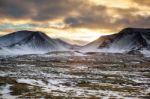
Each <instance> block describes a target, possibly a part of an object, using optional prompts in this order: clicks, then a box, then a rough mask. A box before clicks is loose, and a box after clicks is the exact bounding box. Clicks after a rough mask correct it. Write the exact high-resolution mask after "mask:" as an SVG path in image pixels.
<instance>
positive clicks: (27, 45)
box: [0, 28, 150, 54]
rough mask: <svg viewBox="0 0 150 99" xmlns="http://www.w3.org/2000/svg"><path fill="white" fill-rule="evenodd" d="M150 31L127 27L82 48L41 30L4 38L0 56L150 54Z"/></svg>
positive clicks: (0, 47) (17, 33) (12, 34)
mask: <svg viewBox="0 0 150 99" xmlns="http://www.w3.org/2000/svg"><path fill="white" fill-rule="evenodd" d="M149 50H150V29H143V28H125V29H123V30H121V31H120V32H119V33H115V34H112V35H107V36H101V37H100V38H98V39H97V40H95V41H93V42H91V43H89V44H87V45H85V46H82V47H79V46H76V45H71V44H68V43H66V42H65V41H62V40H61V39H53V38H50V37H49V36H47V35H46V34H45V33H43V32H39V31H18V32H14V33H10V34H8V35H5V36H1V37H0V54H3V53H4V54H6V53H7V54H9V53H14V54H16V53H17V54H22V53H23V54H34V53H35V54H37V53H38V54H39V53H47V52H52V51H80V52H110V53H130V52H132V53H134V52H137V51H138V52H144V51H146V52H150V51H149Z"/></svg>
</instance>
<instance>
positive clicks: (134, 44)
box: [80, 28, 150, 53]
mask: <svg viewBox="0 0 150 99" xmlns="http://www.w3.org/2000/svg"><path fill="white" fill-rule="evenodd" d="M149 49H150V29H143V28H125V29H123V30H121V31H120V32H119V33H115V34H112V35H107V36H102V37H100V38H98V39H97V40H95V41H93V42H91V43H89V44H87V45H85V46H83V47H82V48H81V49H80V50H81V51H87V52H89V51H92V52H94V51H100V52H115V53H120V52H130V51H143V50H149Z"/></svg>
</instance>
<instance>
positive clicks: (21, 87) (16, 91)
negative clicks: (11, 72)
mask: <svg viewBox="0 0 150 99" xmlns="http://www.w3.org/2000/svg"><path fill="white" fill-rule="evenodd" d="M10 90H11V91H12V92H11V95H21V94H23V93H26V92H30V89H29V88H28V85H27V84H14V85H13V86H11V87H10Z"/></svg>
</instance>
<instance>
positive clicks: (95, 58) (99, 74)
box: [0, 52, 150, 99]
mask: <svg viewBox="0 0 150 99" xmlns="http://www.w3.org/2000/svg"><path fill="white" fill-rule="evenodd" d="M0 97H1V98H2V99H13V98H14V99H16V98H29V99H30V98H44V99H126V98H127V99H130V98H131V99H149V98H150V58H145V57H143V56H140V55H139V56H138V55H127V54H107V53H87V54H84V55H83V54H82V55H81V54H78V55H74V54H70V55H65V54H63V53H62V52H61V54H60V53H56V54H55V53H48V54H45V55H23V56H15V57H14V56H12V57H5V58H4V57H2V58H1V59H0Z"/></svg>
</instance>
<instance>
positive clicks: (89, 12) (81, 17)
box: [0, 0, 150, 30]
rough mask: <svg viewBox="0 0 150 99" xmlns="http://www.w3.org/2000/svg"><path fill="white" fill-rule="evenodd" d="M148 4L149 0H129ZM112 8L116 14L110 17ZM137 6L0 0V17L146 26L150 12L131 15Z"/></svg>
mask: <svg viewBox="0 0 150 99" xmlns="http://www.w3.org/2000/svg"><path fill="white" fill-rule="evenodd" d="M133 1H134V2H136V3H138V4H145V5H147V4H148V5H149V4H150V2H149V0H133ZM109 11H113V12H114V13H116V14H117V15H119V16H120V18H114V15H111V14H110V13H109ZM138 11H139V9H138V8H128V9H123V8H112V7H107V6H102V5H94V4H91V3H89V2H88V1H87V0H0V18H1V19H3V18H8V19H14V20H17V19H20V20H24V19H31V20H33V21H40V22H43V21H47V20H53V19H57V18H62V19H64V23H65V24H67V25H69V26H70V27H72V28H74V27H75V28H78V27H85V28H96V29H110V30H115V29H119V28H122V27H129V26H132V27H148V26H150V22H148V21H149V19H150V16H144V15H143V16H142V15H135V13H137V12H138Z"/></svg>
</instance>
